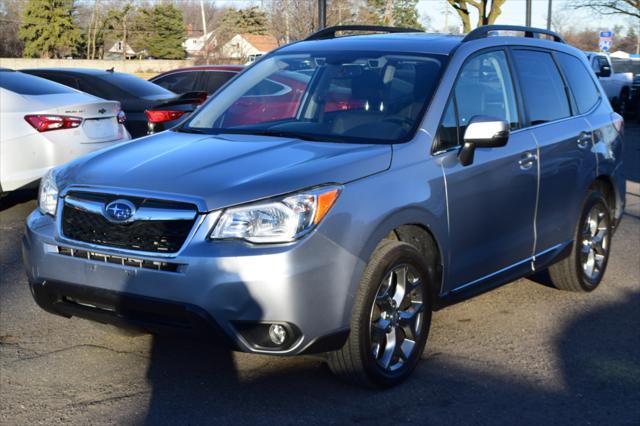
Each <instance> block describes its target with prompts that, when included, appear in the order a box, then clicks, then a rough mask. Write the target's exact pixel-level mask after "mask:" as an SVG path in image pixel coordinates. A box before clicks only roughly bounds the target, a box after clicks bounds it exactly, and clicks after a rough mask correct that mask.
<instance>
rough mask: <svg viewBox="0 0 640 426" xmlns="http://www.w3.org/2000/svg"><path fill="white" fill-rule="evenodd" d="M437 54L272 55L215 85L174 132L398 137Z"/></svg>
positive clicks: (419, 103)
mask: <svg viewBox="0 0 640 426" xmlns="http://www.w3.org/2000/svg"><path fill="white" fill-rule="evenodd" d="M443 61H444V59H443V57H442V56H418V55H398V54H395V53H381V52H374V53H371V52H369V53H366V52H332V53H323V54H319V53H317V54H302V55H300V54H296V55H293V54H288V55H287V54H280V55H274V56H271V57H268V58H265V59H263V60H261V61H260V62H258V63H257V64H256V65H255V66H253V67H251V68H249V69H247V70H246V71H245V72H244V73H242V74H240V75H239V76H238V77H237V78H236V79H235V80H234V81H233V82H232V83H231V84H229V85H228V86H226V87H225V88H224V89H222V90H221V91H220V92H218V94H217V95H216V96H215V97H214V98H213V99H212V100H211V101H210V102H208V103H207V104H206V105H204V106H203V107H202V108H201V110H200V111H198V112H197V113H196V114H194V116H193V117H192V118H191V119H190V120H189V121H188V122H187V123H186V125H185V126H184V127H183V128H182V131H191V132H198V133H211V134H220V133H242V134H263V135H273V136H283V137H289V136H290V137H297V138H301V139H308V140H324V141H333V142H365V143H375V142H378V143H395V142H402V141H406V140H408V139H410V138H411V137H412V136H413V134H414V133H415V130H416V128H417V127H418V124H419V120H420V118H421V117H422V114H423V112H424V110H425V108H426V105H427V104H428V102H429V100H430V99H431V96H432V94H433V92H434V90H435V88H436V85H437V83H438V81H439V78H440V74H441V70H442V68H443Z"/></svg>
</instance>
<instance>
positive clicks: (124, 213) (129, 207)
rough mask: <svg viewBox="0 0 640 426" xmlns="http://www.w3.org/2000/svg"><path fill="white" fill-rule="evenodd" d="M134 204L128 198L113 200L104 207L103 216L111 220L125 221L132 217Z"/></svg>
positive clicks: (134, 208)
mask: <svg viewBox="0 0 640 426" xmlns="http://www.w3.org/2000/svg"><path fill="white" fill-rule="evenodd" d="M135 211H136V206H135V205H134V204H133V203H132V202H131V201H128V200H114V201H112V202H110V203H109V204H107V205H106V206H105V208H104V216H105V217H106V218H107V219H108V220H110V221H111V222H120V223H121V222H127V221H128V220H130V219H131V218H132V217H133V214H134V213H135Z"/></svg>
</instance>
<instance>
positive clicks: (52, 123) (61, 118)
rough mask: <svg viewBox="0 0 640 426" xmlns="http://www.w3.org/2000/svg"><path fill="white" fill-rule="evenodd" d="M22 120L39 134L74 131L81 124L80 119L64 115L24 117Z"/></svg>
mask: <svg viewBox="0 0 640 426" xmlns="http://www.w3.org/2000/svg"><path fill="white" fill-rule="evenodd" d="M24 119H25V120H26V121H27V123H29V124H31V127H33V128H34V129H36V130H37V131H39V132H48V131H50V130H59V129H74V128H76V127H80V125H81V124H82V118H80V117H69V116H66V115H26V116H25V117H24Z"/></svg>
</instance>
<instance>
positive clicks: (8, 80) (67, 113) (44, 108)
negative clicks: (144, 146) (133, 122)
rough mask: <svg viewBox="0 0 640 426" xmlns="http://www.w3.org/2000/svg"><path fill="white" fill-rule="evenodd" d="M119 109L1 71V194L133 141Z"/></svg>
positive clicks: (116, 104)
mask: <svg viewBox="0 0 640 426" xmlns="http://www.w3.org/2000/svg"><path fill="white" fill-rule="evenodd" d="M125 118H126V117H125V115H124V113H123V112H122V111H121V110H120V103H119V102H113V101H105V100H103V99H100V98H97V97H95V96H92V95H89V94H87V93H84V92H80V91H77V90H74V89H71V88H69V87H67V86H63V85H61V84H58V83H54V82H52V81H49V80H45V79H42V78H40V77H34V76H32V75H28V74H23V73H21V72H17V71H12V70H8V69H0V192H2V193H4V192H9V191H13V190H15V189H20V188H23V187H27V186H30V185H32V184H34V183H36V182H37V181H38V180H39V179H40V178H41V177H42V176H43V175H44V174H45V173H46V172H47V171H48V170H49V169H51V168H52V167H55V166H58V165H60V164H63V163H66V162H67V161H70V160H73V159H74V158H76V157H78V156H80V155H83V154H87V153H89V152H93V151H95V150H98V149H102V148H105V147H108V146H111V145H113V144H117V143H120V142H123V141H127V140H129V139H131V136H130V135H129V132H127V130H126V129H125V127H124V125H123V123H124V121H125Z"/></svg>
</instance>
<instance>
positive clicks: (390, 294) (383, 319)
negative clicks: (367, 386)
mask: <svg viewBox="0 0 640 426" xmlns="http://www.w3.org/2000/svg"><path fill="white" fill-rule="evenodd" d="M423 309H424V303H423V299H422V281H421V280H420V277H419V275H418V274H417V272H416V270H415V268H413V267H412V266H410V265H400V266H397V267H395V268H394V269H392V270H391V271H390V272H389V273H388V274H387V275H386V276H385V277H384V279H383V280H382V282H381V283H380V286H379V288H378V292H377V294H376V299H375V302H374V304H373V306H372V309H371V315H370V320H369V325H370V326H369V330H370V341H371V352H372V355H373V357H374V359H375V361H376V363H377V364H378V366H380V367H381V368H382V369H384V370H387V371H394V370H397V369H398V368H400V367H402V365H404V363H405V362H407V360H409V358H410V357H411V355H412V354H413V352H414V347H415V346H416V342H417V341H418V339H419V338H420V331H421V328H422V320H423Z"/></svg>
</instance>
